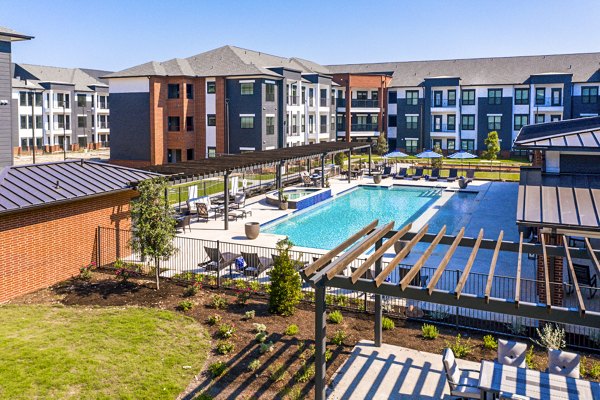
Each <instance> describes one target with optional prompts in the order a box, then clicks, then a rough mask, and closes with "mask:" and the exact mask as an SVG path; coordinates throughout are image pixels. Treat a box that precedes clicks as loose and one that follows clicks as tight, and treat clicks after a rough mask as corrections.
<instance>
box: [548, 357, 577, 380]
mask: <svg viewBox="0 0 600 400" xmlns="http://www.w3.org/2000/svg"><path fill="white" fill-rule="evenodd" d="M579 362H580V357H579V354H575V353H570V352H568V351H562V350H548V372H550V373H551V374H557V375H563V376H567V377H569V378H575V379H579Z"/></svg>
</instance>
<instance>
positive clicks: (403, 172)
mask: <svg viewBox="0 0 600 400" xmlns="http://www.w3.org/2000/svg"><path fill="white" fill-rule="evenodd" d="M406 176H407V175H406V168H400V172H398V173H397V174H396V175H394V179H404V178H406Z"/></svg>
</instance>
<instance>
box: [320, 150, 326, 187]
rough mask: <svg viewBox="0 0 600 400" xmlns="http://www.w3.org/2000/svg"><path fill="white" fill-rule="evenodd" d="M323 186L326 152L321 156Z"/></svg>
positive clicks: (323, 185) (323, 184)
mask: <svg viewBox="0 0 600 400" xmlns="http://www.w3.org/2000/svg"><path fill="white" fill-rule="evenodd" d="M321 187H322V188H324V187H325V154H323V155H322V156H321Z"/></svg>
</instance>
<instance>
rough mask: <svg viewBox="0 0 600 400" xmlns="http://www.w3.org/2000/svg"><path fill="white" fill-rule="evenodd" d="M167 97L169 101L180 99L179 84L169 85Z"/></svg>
mask: <svg viewBox="0 0 600 400" xmlns="http://www.w3.org/2000/svg"><path fill="white" fill-rule="evenodd" d="M167 97H168V98H169V99H178V98H179V84H178V83H169V84H168V85H167Z"/></svg>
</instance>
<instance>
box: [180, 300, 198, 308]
mask: <svg viewBox="0 0 600 400" xmlns="http://www.w3.org/2000/svg"><path fill="white" fill-rule="evenodd" d="M192 308H194V303H192V302H191V301H189V300H184V301H182V302H181V303H179V305H178V306H177V309H178V310H179V311H189V310H191V309H192Z"/></svg>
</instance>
